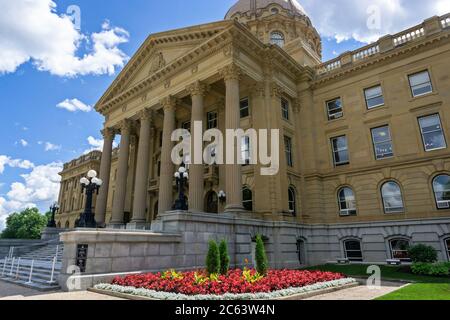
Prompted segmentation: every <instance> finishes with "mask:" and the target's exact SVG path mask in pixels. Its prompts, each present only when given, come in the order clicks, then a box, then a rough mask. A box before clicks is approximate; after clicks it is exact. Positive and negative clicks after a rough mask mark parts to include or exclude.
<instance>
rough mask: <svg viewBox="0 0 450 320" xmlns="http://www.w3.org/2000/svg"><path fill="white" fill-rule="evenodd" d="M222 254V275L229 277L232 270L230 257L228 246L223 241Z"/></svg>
mask: <svg viewBox="0 0 450 320" xmlns="http://www.w3.org/2000/svg"><path fill="white" fill-rule="evenodd" d="M219 254H220V274H222V275H227V274H228V270H229V269H230V256H229V255H228V245H227V242H226V240H225V239H224V240H222V241H221V242H220V245H219Z"/></svg>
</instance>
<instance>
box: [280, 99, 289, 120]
mask: <svg viewBox="0 0 450 320" xmlns="http://www.w3.org/2000/svg"><path fill="white" fill-rule="evenodd" d="M281 115H282V117H283V119H285V120H289V102H288V101H287V100H286V99H284V98H281Z"/></svg>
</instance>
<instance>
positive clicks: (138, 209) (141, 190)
mask: <svg viewBox="0 0 450 320" xmlns="http://www.w3.org/2000/svg"><path fill="white" fill-rule="evenodd" d="M139 119H140V124H141V126H140V130H139V146H138V155H137V165H136V179H135V185H134V200H133V217H132V220H131V223H130V224H129V225H128V226H127V228H129V229H146V228H148V227H149V224H147V223H146V217H145V213H146V211H145V210H146V208H147V194H148V174H149V165H148V163H149V161H150V138H151V137H150V129H151V128H150V127H151V124H152V114H151V111H149V110H143V111H141V112H140V113H139Z"/></svg>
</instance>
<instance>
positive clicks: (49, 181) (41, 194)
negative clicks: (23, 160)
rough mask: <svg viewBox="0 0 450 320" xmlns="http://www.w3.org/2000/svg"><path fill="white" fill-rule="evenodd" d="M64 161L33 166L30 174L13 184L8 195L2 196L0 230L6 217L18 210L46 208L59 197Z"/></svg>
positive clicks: (0, 198) (23, 175)
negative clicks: (60, 173) (60, 174)
mask: <svg viewBox="0 0 450 320" xmlns="http://www.w3.org/2000/svg"><path fill="white" fill-rule="evenodd" d="M61 170H62V163H56V162H53V163H50V164H46V165H40V166H36V167H34V168H33V170H32V171H31V172H30V173H28V174H22V175H21V177H22V179H23V181H22V182H14V183H12V184H11V187H10V190H9V192H8V193H7V194H6V197H0V230H1V229H2V228H3V227H4V221H5V219H6V217H7V216H8V215H9V214H11V213H13V212H16V211H21V210H24V209H26V208H31V207H41V208H43V210H45V209H46V208H47V207H48V206H49V205H50V204H51V203H52V202H54V201H56V200H57V199H58V194H59V187H60V181H61V177H60V176H59V174H58V173H59V172H60V171H61Z"/></svg>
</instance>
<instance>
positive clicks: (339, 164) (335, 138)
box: [331, 135, 350, 167]
mask: <svg viewBox="0 0 450 320" xmlns="http://www.w3.org/2000/svg"><path fill="white" fill-rule="evenodd" d="M339 138H345V142H346V148H337V149H335V148H334V141H335V140H337V139H339ZM331 151H332V153H333V163H334V166H335V167H339V166H345V165H348V164H349V163H350V154H349V150H348V139H347V136H346V135H343V136H338V137H334V138H331ZM342 151H346V152H347V158H348V160H347V161H341V162H337V161H336V154H338V153H339V152H342Z"/></svg>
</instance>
